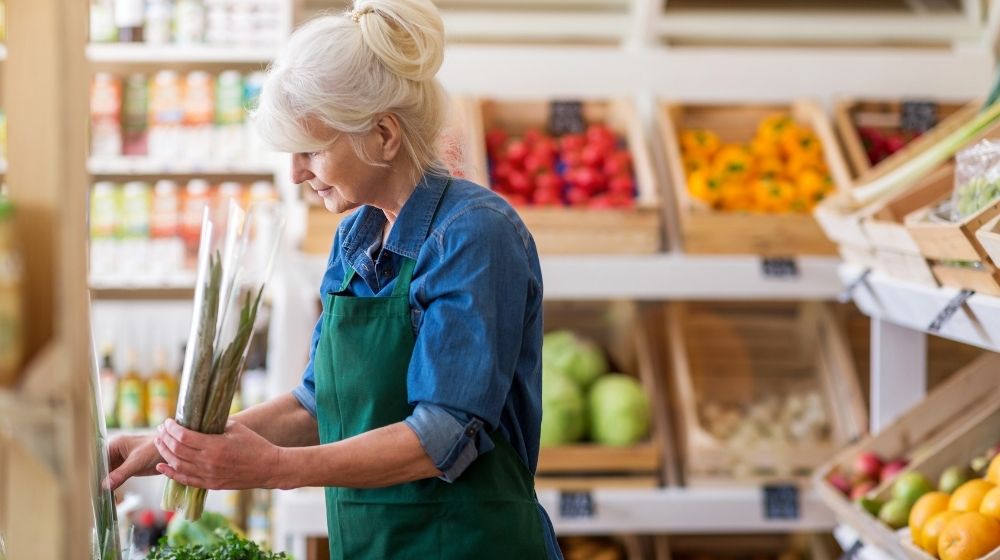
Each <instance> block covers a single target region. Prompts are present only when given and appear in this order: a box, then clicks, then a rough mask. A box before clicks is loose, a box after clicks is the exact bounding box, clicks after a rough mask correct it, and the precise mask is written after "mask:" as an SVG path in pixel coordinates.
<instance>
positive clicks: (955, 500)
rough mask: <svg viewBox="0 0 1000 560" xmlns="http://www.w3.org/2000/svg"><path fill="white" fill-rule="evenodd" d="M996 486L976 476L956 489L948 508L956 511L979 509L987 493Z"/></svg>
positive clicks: (976, 510)
mask: <svg viewBox="0 0 1000 560" xmlns="http://www.w3.org/2000/svg"><path fill="white" fill-rule="evenodd" d="M995 487H996V484H993V483H992V482H990V481H988V480H983V479H981V478H974V479H972V480H970V481H968V482H966V483H965V484H963V485H961V486H959V487H958V488H956V489H955V492H953V493H952V495H951V501H950V502H949V503H948V509H951V510H955V511H963V512H971V511H975V512H978V511H979V504H981V503H982V502H983V497H984V496H986V493H987V492H989V491H990V490H992V489H993V488H995Z"/></svg>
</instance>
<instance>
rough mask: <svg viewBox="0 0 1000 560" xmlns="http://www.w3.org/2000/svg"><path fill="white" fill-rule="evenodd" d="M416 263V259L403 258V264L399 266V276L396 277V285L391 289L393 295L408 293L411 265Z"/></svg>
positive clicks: (411, 271) (411, 275)
mask: <svg viewBox="0 0 1000 560" xmlns="http://www.w3.org/2000/svg"><path fill="white" fill-rule="evenodd" d="M416 265H417V261H415V260H413V259H406V258H404V259H403V266H401V267H400V268H399V276H397V277H396V286H395V287H394V288H393V289H392V295H393V296H394V297H399V296H405V295H407V294H409V293H410V280H411V279H412V278H413V267H415V266H416Z"/></svg>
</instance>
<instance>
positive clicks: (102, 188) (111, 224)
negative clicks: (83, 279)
mask: <svg viewBox="0 0 1000 560" xmlns="http://www.w3.org/2000/svg"><path fill="white" fill-rule="evenodd" d="M117 230H118V195H117V194H116V189H115V185H114V184H113V183H110V182H108V181H101V182H98V183H95V184H94V187H93V190H92V191H91V193H90V270H91V274H92V275H93V276H95V277H99V276H103V275H114V272H115V267H116V261H117V258H116V255H115V251H116V249H117V243H116V241H115V234H116V232H117Z"/></svg>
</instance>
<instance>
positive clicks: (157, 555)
mask: <svg viewBox="0 0 1000 560" xmlns="http://www.w3.org/2000/svg"><path fill="white" fill-rule="evenodd" d="M215 536H216V537H217V538H218V541H217V542H215V543H212V544H188V545H184V546H170V545H169V544H168V543H167V539H166V538H163V539H160V543H159V544H158V545H157V546H156V547H155V548H153V550H151V551H150V552H149V556H147V557H146V560H291V557H290V556H288V555H287V554H285V553H284V552H280V553H276V552H268V551H265V550H261V548H260V547H259V546H258V545H257V543H255V542H253V541H250V540H247V539H244V538H242V537H239V536H238V535H236V534H235V533H233V532H232V531H230V530H228V529H216V530H215Z"/></svg>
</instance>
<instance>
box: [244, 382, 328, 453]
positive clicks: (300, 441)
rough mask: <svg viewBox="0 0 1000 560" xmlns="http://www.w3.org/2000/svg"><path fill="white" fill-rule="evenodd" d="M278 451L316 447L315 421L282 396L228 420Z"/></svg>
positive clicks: (292, 401)
mask: <svg viewBox="0 0 1000 560" xmlns="http://www.w3.org/2000/svg"><path fill="white" fill-rule="evenodd" d="M232 420H233V421H234V422H239V423H240V424H243V425H244V426H246V427H248V428H250V429H251V430H253V431H255V432H257V433H258V434H260V435H261V436H263V437H264V439H266V440H268V441H270V442H271V443H273V444H275V445H278V446H281V447H304V446H309V445H317V444H319V426H318V425H317V424H316V419H315V418H313V416H312V414H309V411H308V410H306V409H305V408H302V405H301V404H299V401H298V400H297V399H296V398H295V397H293V396H292V395H291V393H286V394H284V395H281V396H278V397H275V398H273V399H271V400H269V401H267V402H263V403H261V404H258V405H256V406H252V407H250V408H248V409H246V410H244V411H242V412H240V413H239V414H236V415H234V416H233V417H232Z"/></svg>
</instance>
